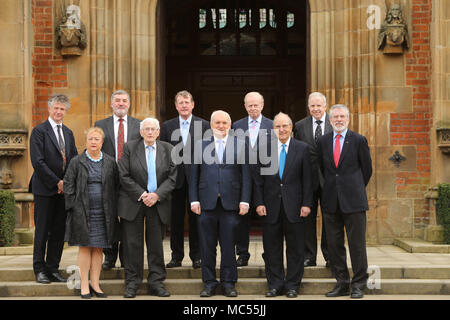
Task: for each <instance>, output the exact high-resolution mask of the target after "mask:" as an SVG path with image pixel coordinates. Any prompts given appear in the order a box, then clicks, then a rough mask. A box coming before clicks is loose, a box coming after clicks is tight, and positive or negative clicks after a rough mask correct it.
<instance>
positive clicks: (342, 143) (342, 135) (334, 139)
mask: <svg viewBox="0 0 450 320" xmlns="http://www.w3.org/2000/svg"><path fill="white" fill-rule="evenodd" d="M347 130H348V129H345V130H344V131H342V132H341V133H337V132H336V131H333V152H334V145H335V144H336V136H337V135H338V134H340V135H341V137H340V138H339V142H340V143H341V155H342V148H343V147H344V141H345V135H346V134H347Z"/></svg>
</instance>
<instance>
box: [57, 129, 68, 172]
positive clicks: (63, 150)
mask: <svg viewBox="0 0 450 320" xmlns="http://www.w3.org/2000/svg"><path fill="white" fill-rule="evenodd" d="M57 127H58V144H59V151H60V152H61V155H62V158H63V171H64V169H65V168H66V162H67V160H66V146H65V145H64V140H63V138H62V135H61V125H60V124H58V125H57Z"/></svg>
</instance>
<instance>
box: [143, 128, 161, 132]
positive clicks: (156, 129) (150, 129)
mask: <svg viewBox="0 0 450 320" xmlns="http://www.w3.org/2000/svg"><path fill="white" fill-rule="evenodd" d="M142 130H144V131H145V132H155V131H158V130H159V128H152V127H145V128H143V129H142Z"/></svg>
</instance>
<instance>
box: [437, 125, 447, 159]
mask: <svg viewBox="0 0 450 320" xmlns="http://www.w3.org/2000/svg"><path fill="white" fill-rule="evenodd" d="M436 131H437V136H438V147H439V148H440V149H441V151H442V152H443V153H445V154H447V155H450V128H439V129H437V130H436Z"/></svg>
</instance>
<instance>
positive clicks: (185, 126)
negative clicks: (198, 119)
mask: <svg viewBox="0 0 450 320" xmlns="http://www.w3.org/2000/svg"><path fill="white" fill-rule="evenodd" d="M188 133H189V122H188V121H187V120H185V121H183V122H182V124H181V138H182V139H183V145H186V140H187V136H188Z"/></svg>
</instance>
